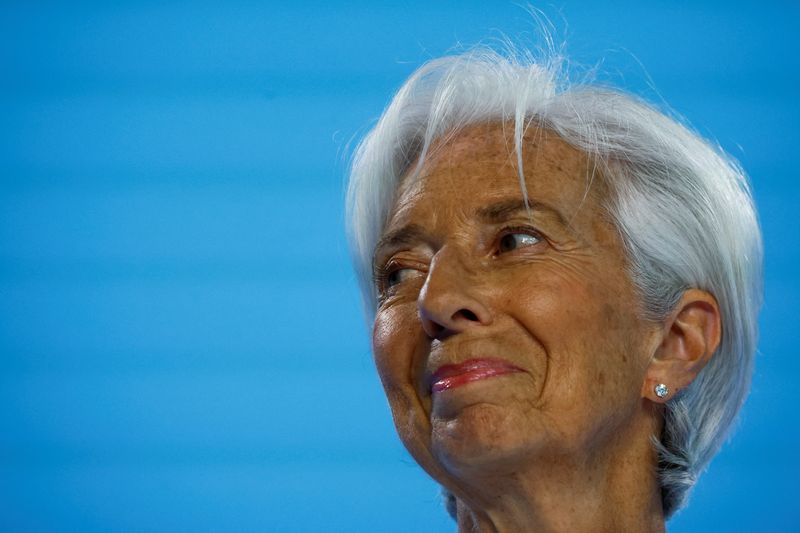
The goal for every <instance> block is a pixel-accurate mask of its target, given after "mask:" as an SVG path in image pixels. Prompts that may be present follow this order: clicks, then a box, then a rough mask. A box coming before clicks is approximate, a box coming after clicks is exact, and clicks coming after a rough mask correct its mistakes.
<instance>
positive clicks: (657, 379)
mask: <svg viewBox="0 0 800 533" xmlns="http://www.w3.org/2000/svg"><path fill="white" fill-rule="evenodd" d="M721 335H722V318H721V315H720V311H719V305H718V304H717V300H716V298H714V296H713V295H712V294H711V293H709V292H706V291H702V290H699V289H689V290H687V291H686V292H684V293H683V296H682V297H681V299H680V301H679V302H678V304H677V305H676V306H675V310H674V312H673V313H672V314H671V315H670V317H669V318H668V319H667V320H666V321H665V323H664V329H663V337H662V341H661V344H660V345H659V346H658V348H657V349H656V351H655V353H654V355H653V358H652V360H651V361H650V363H649V365H648V367H647V372H646V375H645V382H644V383H643V385H642V397H644V398H647V399H649V400H651V401H653V402H657V403H665V402H667V401H669V400H670V399H671V398H672V397H674V396H675V394H676V393H677V392H678V391H680V390H681V389H684V388H686V387H688V386H689V385H690V384H691V383H692V381H694V379H695V377H697V374H699V373H700V371H701V370H702V369H703V367H705V365H706V364H707V363H708V362H709V361H710V360H711V357H712V356H713V354H714V352H715V351H716V350H717V347H718V346H719V343H720V338H721Z"/></svg>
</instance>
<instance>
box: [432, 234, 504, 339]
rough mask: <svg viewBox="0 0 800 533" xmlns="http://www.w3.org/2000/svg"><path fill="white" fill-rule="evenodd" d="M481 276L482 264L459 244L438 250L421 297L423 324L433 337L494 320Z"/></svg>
mask: <svg viewBox="0 0 800 533" xmlns="http://www.w3.org/2000/svg"><path fill="white" fill-rule="evenodd" d="M479 278H480V276H479V266H478V265H475V264H472V263H471V262H470V260H469V257H468V254H465V253H463V251H461V250H459V249H458V248H457V247H454V246H443V247H442V248H441V249H440V250H439V251H438V252H437V253H436V255H435V256H434V257H433V259H432V260H431V264H430V266H429V270H428V275H427V278H426V279H425V283H424V285H423V287H422V290H421V291H420V294H419V298H418V300H417V306H418V308H419V314H420V319H421V321H422V325H423V328H424V329H425V330H426V332H428V334H429V335H430V336H431V337H438V336H440V335H442V334H444V333H445V332H449V333H457V332H459V331H462V330H463V329H465V328H466V327H469V326H470V325H475V324H477V323H480V324H488V323H490V321H491V316H490V314H489V311H488V307H487V306H486V305H485V303H484V302H482V298H481V296H480V287H479Z"/></svg>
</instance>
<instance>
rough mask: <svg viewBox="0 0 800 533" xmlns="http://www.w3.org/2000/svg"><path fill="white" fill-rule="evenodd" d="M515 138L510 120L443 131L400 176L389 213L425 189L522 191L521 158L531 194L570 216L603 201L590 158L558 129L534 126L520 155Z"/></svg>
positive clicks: (444, 191) (437, 192)
mask: <svg viewBox="0 0 800 533" xmlns="http://www.w3.org/2000/svg"><path fill="white" fill-rule="evenodd" d="M516 144H517V143H516V142H515V137H514V125H513V123H510V122H505V123H500V122H492V123H484V124H475V125H470V126H466V127H463V128H461V129H459V130H453V131H451V132H448V133H447V134H445V135H442V136H440V137H439V138H437V139H436V140H434V141H433V142H432V143H431V146H430V148H429V149H428V151H427V154H426V156H425V158H424V160H423V161H422V162H421V163H420V161H419V159H417V160H416V161H415V162H414V163H412V164H411V165H410V166H409V170H408V171H407V172H406V174H405V175H404V176H403V177H402V178H401V180H400V183H399V185H398V188H397V191H396V194H395V203H394V205H393V209H392V212H391V214H390V218H392V217H393V216H394V215H395V214H396V210H397V209H398V208H401V209H402V207H403V205H404V201H403V200H406V199H408V198H409V197H410V196H419V195H422V194H426V193H427V194H434V195H441V194H448V195H449V194H456V195H466V194H473V195H474V194H480V195H481V196H482V197H487V198H489V197H492V196H494V195H500V196H502V195H506V196H507V195H508V193H509V192H510V191H511V192H517V193H518V194H519V196H520V197H522V196H523V193H522V190H523V189H522V187H523V183H522V181H521V180H520V172H519V167H520V164H521V165H522V169H523V173H524V187H525V192H526V193H527V196H528V197H529V198H530V199H531V200H533V201H536V200H541V201H546V202H548V203H552V204H555V205H556V206H558V207H560V208H561V209H562V210H563V212H564V213H565V215H567V216H570V215H575V214H576V213H577V210H578V209H579V208H580V207H581V206H582V205H583V204H584V203H585V202H586V201H587V200H589V201H590V202H591V203H599V201H600V200H601V199H602V198H603V197H604V196H605V188H604V184H603V183H601V181H602V180H599V179H595V178H596V177H597V176H596V174H597V173H596V172H595V169H594V165H593V164H591V161H590V158H589V157H588V156H587V155H586V154H585V153H584V152H582V151H580V150H578V149H577V148H575V147H573V146H571V145H570V144H568V143H567V142H565V141H564V140H563V139H562V138H561V137H560V136H559V135H558V134H556V133H555V132H553V131H551V130H548V129H544V128H539V127H534V126H531V127H529V128H528V129H527V130H526V131H525V134H524V135H523V138H522V143H521V149H522V150H521V154H519V155H518V153H517V150H516ZM434 177H435V179H433V178H434Z"/></svg>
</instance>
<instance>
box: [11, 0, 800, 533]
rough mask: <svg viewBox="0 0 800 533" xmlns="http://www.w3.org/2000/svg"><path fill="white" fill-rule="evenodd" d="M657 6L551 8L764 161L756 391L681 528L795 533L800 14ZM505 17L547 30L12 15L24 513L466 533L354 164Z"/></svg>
mask: <svg viewBox="0 0 800 533" xmlns="http://www.w3.org/2000/svg"><path fill="white" fill-rule="evenodd" d="M287 4H288V3H287ZM642 4H643V3H642V2H638V1H632V0H631V1H622V2H620V1H614V2H611V1H606V2H592V3H579V2H574V1H569V0H567V1H565V2H563V8H562V9H561V15H559V14H558V12H555V11H550V14H551V16H552V17H553V19H554V21H555V22H556V24H557V25H558V26H561V27H563V26H564V25H563V24H562V22H561V20H560V18H559V17H560V16H563V18H564V19H565V20H566V21H567V22H568V23H569V26H568V29H567V33H566V36H567V41H568V43H569V48H568V50H569V52H570V55H571V56H572V57H573V58H575V59H576V60H577V61H578V62H581V63H585V64H587V65H591V64H594V63H596V62H598V61H599V60H600V59H602V58H606V59H605V62H604V64H603V69H604V70H606V71H609V72H610V73H611V76H610V77H611V79H613V81H614V82H615V83H618V84H622V85H624V86H625V87H627V88H628V89H631V90H633V91H635V92H638V93H640V94H644V95H645V96H646V97H648V98H649V99H651V100H656V101H660V99H661V98H663V100H664V101H666V102H669V104H670V105H671V106H672V107H673V108H674V109H675V110H676V111H677V112H679V113H681V114H683V115H684V116H686V117H688V119H689V120H690V121H691V122H692V123H693V124H694V125H695V126H696V127H697V128H698V129H699V130H700V131H701V132H702V133H704V134H706V135H709V136H712V137H714V138H716V139H717V140H718V141H719V142H720V143H721V145H722V146H723V147H724V148H725V149H727V150H728V151H730V152H731V153H732V154H733V155H734V156H736V157H737V158H739V159H740V160H741V162H742V164H743V165H744V167H745V168H746V169H747V171H748V172H749V173H750V175H751V176H752V181H753V187H754V191H755V197H756V201H757V204H758V207H759V209H760V213H761V219H762V224H763V231H764V236H765V242H766V305H765V308H764V310H763V313H762V317H761V327H762V338H761V343H760V350H759V356H758V367H757V370H756V375H755V381H754V384H753V390H752V394H751V396H750V399H749V401H748V403H747V405H746V407H745V409H744V412H743V416H742V419H741V423H740V426H739V428H738V430H737V431H736V434H735V436H734V439H733V440H732V441H731V443H729V444H728V445H727V446H726V448H725V449H724V450H723V451H722V453H721V454H720V455H719V456H718V457H717V458H716V459H715V461H714V462H713V463H712V465H711V468H710V470H709V471H708V472H707V473H706V474H705V476H704V477H703V478H702V480H701V481H700V483H699V485H698V487H697V489H696V491H695V493H694V497H693V499H692V502H691V505H690V507H689V508H688V509H687V510H686V511H684V512H683V513H681V514H680V515H679V516H678V517H676V518H675V519H674V520H673V521H672V522H671V523H670V530H671V531H675V532H680V531H709V530H726V531H757V530H758V531H766V530H770V531H790V530H797V528H798V527H800V526H799V523H798V519H797V514H796V512H795V511H792V508H793V505H794V503H795V502H794V499H795V495H796V493H797V489H796V481H797V479H798V474H800V469H799V468H798V466H797V462H796V459H795V457H796V450H797V448H798V445H800V429H798V415H797V409H796V408H794V407H793V403H794V401H796V399H797V395H796V392H797V385H796V383H795V382H796V380H797V378H798V376H800V362H798V361H797V360H796V359H795V358H796V350H795V349H793V346H794V345H793V344H792V342H796V341H792V339H793V338H795V339H796V333H795V334H793V333H792V331H795V332H796V329H795V328H796V326H795V325H793V324H794V320H795V317H796V315H794V312H796V308H795V307H794V306H795V305H797V303H798V297H799V296H800V284H798V282H797V279H796V277H795V276H796V275H797V268H796V266H795V265H796V264H797V261H798V259H799V258H800V256H799V255H798V249H800V246H798V244H800V243H799V242H798V232H797V226H796V225H795V224H796V222H795V221H794V219H793V217H794V215H792V212H794V213H795V215H796V214H797V211H796V209H797V205H798V201H800V185H798V182H797V179H796V168H797V163H796V162H795V160H794V157H795V155H794V154H795V153H796V149H797V146H798V144H800V135H799V134H798V128H797V124H798V123H800V107H799V106H798V104H797V86H798V81H800V79H799V77H800V75H799V74H798V73H799V72H800V60H798V41H797V37H796V35H797V34H796V31H797V28H798V26H799V24H798V23H799V22H800V16H799V15H800V11H799V10H798V7H797V4H796V3H794V2H788V1H787V2H754V3H752V4H750V5H745V4H741V5H740V4H737V3H735V2H733V3H732V2H713V1H706V2H692V3H689V2H687V3H685V4H683V5H680V4H674V5H673V4H669V3H662V2H659V3H656V4H653V5H649V6H644V5H642ZM497 29H499V30H502V31H504V32H505V33H507V34H508V35H511V36H516V35H520V34H523V33H525V32H528V33H529V32H530V30H531V29H532V25H531V19H530V17H529V16H528V15H527V14H526V12H525V11H524V10H522V9H520V8H519V7H518V6H516V5H515V3H512V2H494V3H488V2H483V1H481V2H478V1H458V2H456V1H448V2H437V3H436V4H435V5H434V4H432V3H431V2H421V1H420V2H415V1H407V2H398V3H389V2H383V3H381V4H380V6H376V5H375V3H373V2H360V1H355V2H353V1H351V2H335V1H331V2H313V3H312V2H309V3H306V4H304V5H302V6H301V5H297V4H295V5H293V6H291V7H289V6H287V5H284V6H279V5H270V4H269V3H258V2H226V3H224V5H223V4H222V3H220V4H219V5H214V4H201V3H197V2H192V3H185V4H184V3H161V2H138V3H132V2H124V3H120V2H116V3H114V4H113V5H110V4H109V3H76V2H72V3H64V4H58V3H46V4H32V3H29V2H20V3H18V4H16V5H13V4H10V3H7V2H6V3H4V4H3V7H2V8H0V44H2V46H0V58H2V59H0V62H1V63H0V64H2V83H1V84H0V93H2V100H1V102H0V106H1V109H2V116H0V123H1V124H2V130H0V139H1V140H0V164H1V166H0V168H1V169H2V176H1V177H0V530H4V531H5V530H10V531H15V530H19V531H70V530H73V531H77V530H80V531H94V530H96V531H108V530H119V531H123V530H124V531H174V530H183V531H190V530H214V531H248V530H250V531H253V530H270V531H387V532H391V531H398V532H400V531H409V530H416V531H453V530H454V526H453V525H452V523H451V522H450V519H449V518H448V517H447V516H446V513H445V512H444V510H443V509H442V508H441V506H440V503H439V498H438V492H437V487H436V486H435V485H434V483H433V482H432V481H430V480H428V479H427V478H426V476H425V475H424V474H423V473H422V472H421V470H420V469H419V468H418V467H417V466H416V465H415V463H414V462H413V460H411V458H410V457H409V456H408V455H407V454H406V453H405V451H404V450H403V448H402V446H401V445H400V443H399V441H398V440H397V438H396V437H395V434H394V429H393V427H392V425H391V422H390V417H389V411H388V407H387V406H386V403H385V400H384V397H383V394H382V391H381V389H380V386H379V383H378V380H377V376H376V374H375V371H374V370H373V368H372V362H371V358H370V357H371V356H370V353H369V345H368V341H367V334H366V328H365V327H364V325H363V323H362V319H361V316H360V310H359V304H358V297H357V293H356V287H355V283H354V279H353V274H352V273H351V270H350V266H349V263H348V258H347V253H346V246H345V241H344V236H343V213H342V211H343V210H342V197H343V181H344V174H345V168H346V165H345V159H346V156H347V154H348V153H349V151H350V149H351V147H352V139H353V137H354V136H355V137H357V136H358V135H360V134H362V133H363V132H364V131H365V129H366V128H367V127H368V126H369V125H370V124H372V123H373V121H374V120H375V119H376V118H377V116H378V115H379V114H380V112H381V110H382V109H383V106H384V105H385V104H386V103H387V101H388V99H389V97H390V95H391V94H392V92H393V91H394V90H395V89H396V88H397V87H398V86H399V84H400V83H401V82H402V80H403V79H404V78H405V77H406V76H407V75H408V74H409V73H411V72H412V70H413V69H414V68H416V67H417V66H419V65H420V64H421V63H422V62H423V61H425V60H426V59H429V58H431V57H435V56H438V55H441V54H443V53H445V52H446V51H447V50H448V49H449V48H450V47H451V46H452V45H454V44H456V43H457V42H461V43H465V44H470V43H475V42H477V41H478V40H480V39H481V38H483V37H487V36H497V35H498V34H497V33H496V31H495V30H497ZM639 63H641V65H643V66H644V68H642V67H641V66H640V65H639Z"/></svg>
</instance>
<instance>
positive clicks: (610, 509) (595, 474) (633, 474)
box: [458, 432, 665, 533]
mask: <svg viewBox="0 0 800 533" xmlns="http://www.w3.org/2000/svg"><path fill="white" fill-rule="evenodd" d="M626 433H627V432H626ZM631 437H632V435H628V434H625V435H619V436H618V438H616V439H615V445H613V446H610V447H609V448H608V449H606V450H604V451H603V452H601V453H593V454H590V455H589V454H584V455H583V456H579V457H577V458H576V456H575V455H574V454H572V455H566V454H565V455H558V456H551V457H548V458H546V459H539V460H538V461H536V464H534V465H533V466H532V467H531V468H529V469H520V468H515V469H513V472H512V473H509V472H506V473H505V474H502V475H498V474H492V475H475V476H469V477H467V478H462V479H465V480H466V484H464V485H462V486H461V489H463V490H461V491H459V493H460V495H461V496H462V497H459V498H458V530H459V532H464V533H467V532H469V533H473V532H498V533H500V532H516V531H543V532H544V531H642V532H663V531H664V530H665V529H664V515H663V510H662V507H661V494H660V489H659V486H658V479H657V477H656V465H657V458H656V454H655V451H654V450H653V447H652V445H651V444H650V442H649V440H648V439H641V438H638V439H635V438H631Z"/></svg>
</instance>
